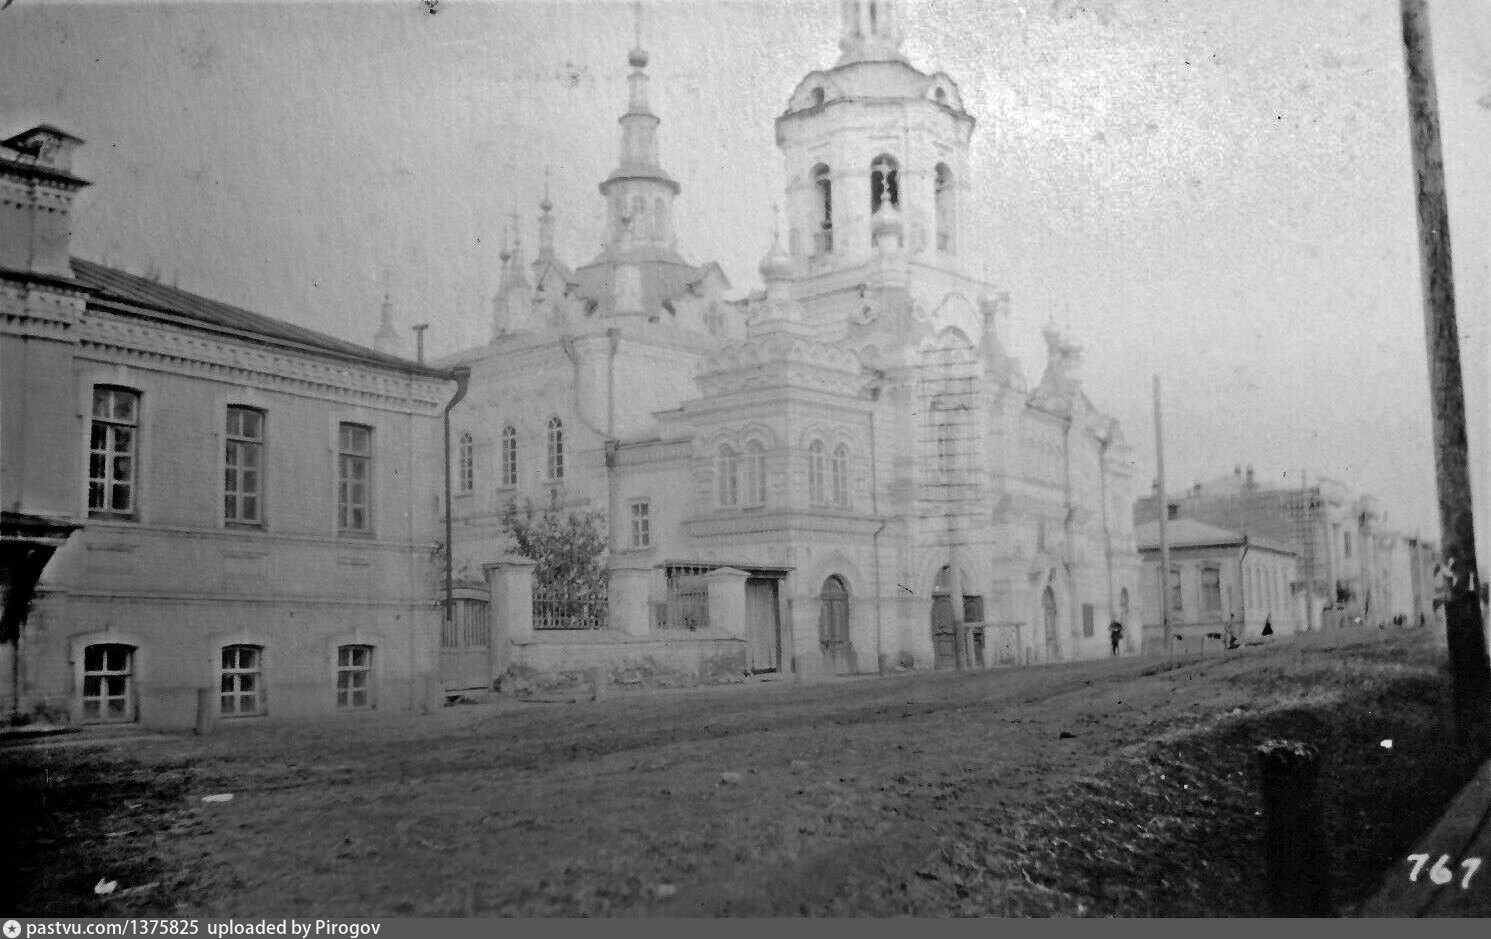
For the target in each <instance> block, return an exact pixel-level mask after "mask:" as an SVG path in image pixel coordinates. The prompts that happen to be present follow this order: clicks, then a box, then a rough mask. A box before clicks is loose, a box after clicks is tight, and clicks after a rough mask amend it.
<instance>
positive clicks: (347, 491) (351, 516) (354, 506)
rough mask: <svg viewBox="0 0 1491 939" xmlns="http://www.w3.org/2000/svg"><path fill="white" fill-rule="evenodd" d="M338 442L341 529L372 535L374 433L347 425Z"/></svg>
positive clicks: (338, 514)
mask: <svg viewBox="0 0 1491 939" xmlns="http://www.w3.org/2000/svg"><path fill="white" fill-rule="evenodd" d="M337 440H338V442H337V529H338V530H339V531H343V532H359V533H364V532H371V531H372V530H373V513H372V500H371V496H372V485H371V483H372V478H373V429H372V428H371V427H363V426H362V425H360V424H343V425H341V428H340V432H339V434H338V437H337Z"/></svg>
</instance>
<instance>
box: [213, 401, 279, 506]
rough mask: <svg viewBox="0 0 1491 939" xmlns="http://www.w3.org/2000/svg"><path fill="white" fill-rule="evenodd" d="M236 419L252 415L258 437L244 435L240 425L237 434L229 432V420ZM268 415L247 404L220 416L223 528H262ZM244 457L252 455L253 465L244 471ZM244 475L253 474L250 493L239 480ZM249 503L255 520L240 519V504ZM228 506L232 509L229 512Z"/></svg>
mask: <svg viewBox="0 0 1491 939" xmlns="http://www.w3.org/2000/svg"><path fill="white" fill-rule="evenodd" d="M235 414H238V415H243V416H247V415H253V416H254V417H256V418H258V420H259V434H258V436H257V437H253V436H250V435H248V434H247V433H246V432H244V431H243V430H242V429H241V428H242V426H243V425H242V424H241V423H240V425H239V427H240V430H239V431H237V432H235V431H234V430H233V417H234V415H235ZM268 424H269V415H268V414H267V413H266V412H265V410H264V409H263V408H258V407H253V406H251V405H247V404H230V405H228V406H227V407H226V408H225V409H224V415H223V524H224V525H225V526H231V527H234V528H263V527H264V526H265V524H266V522H265V512H264V489H265V486H264V460H265V453H266V452H267V450H268V449H269V428H268ZM245 453H253V454H255V457H254V459H255V460H256V461H257V463H256V464H255V465H254V466H252V467H247V468H246V467H245V465H244V462H243V455H244V454H245ZM246 471H251V472H253V473H255V474H256V476H257V480H258V481H257V482H256V483H255V488H254V490H253V491H252V492H249V491H248V490H247V489H245V487H244V484H243V477H244V473H245V472H246ZM230 477H231V478H232V479H233V482H234V485H235V486H236V488H230V487H229V485H228V482H229V478H230ZM250 498H251V499H253V500H254V503H255V504H256V507H257V508H256V516H255V517H254V518H244V517H242V504H243V500H245V499H250ZM230 506H232V507H233V508H230Z"/></svg>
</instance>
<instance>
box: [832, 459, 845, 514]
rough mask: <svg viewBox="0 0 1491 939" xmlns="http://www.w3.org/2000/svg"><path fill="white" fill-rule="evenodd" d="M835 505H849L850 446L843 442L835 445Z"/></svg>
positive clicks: (843, 506) (833, 467)
mask: <svg viewBox="0 0 1491 939" xmlns="http://www.w3.org/2000/svg"><path fill="white" fill-rule="evenodd" d="M831 465H832V469H833V474H832V475H833V487H834V505H836V506H838V507H839V508H841V509H842V508H846V507H847V506H848V505H849V448H848V447H846V446H844V445H843V444H842V443H841V444H839V445H838V446H837V447H834V458H833V462H832V464H831Z"/></svg>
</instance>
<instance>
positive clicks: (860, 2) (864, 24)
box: [839, 0, 906, 65]
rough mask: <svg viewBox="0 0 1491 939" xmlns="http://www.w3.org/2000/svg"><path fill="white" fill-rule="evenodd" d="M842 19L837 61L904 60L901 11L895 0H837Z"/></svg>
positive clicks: (848, 62) (840, 62) (842, 63)
mask: <svg viewBox="0 0 1491 939" xmlns="http://www.w3.org/2000/svg"><path fill="white" fill-rule="evenodd" d="M839 4H840V7H839V8H840V19H841V21H842V27H841V34H840V36H839V48H840V49H841V50H842V51H843V53H844V54H843V56H841V57H840V58H839V64H840V65H848V64H850V63H851V62H888V61H899V62H904V61H905V60H906V59H905V57H904V56H903V55H901V13H900V10H899V9H898V8H897V7H898V4H897V3H896V0H839Z"/></svg>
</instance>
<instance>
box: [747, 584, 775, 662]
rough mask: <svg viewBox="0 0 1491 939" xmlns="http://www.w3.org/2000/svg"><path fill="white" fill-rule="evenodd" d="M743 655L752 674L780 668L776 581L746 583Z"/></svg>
mask: <svg viewBox="0 0 1491 939" xmlns="http://www.w3.org/2000/svg"><path fill="white" fill-rule="evenodd" d="M745 601H746V654H747V655H748V656H749V659H748V661H747V663H746V664H747V666H748V667H749V668H750V670H751V671H752V672H775V671H777V670H778V669H779V668H780V667H781V661H782V631H781V620H780V618H779V617H778V616H777V580H776V578H772V577H752V578H750V579H748V580H747V581H746V596H745Z"/></svg>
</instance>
